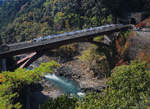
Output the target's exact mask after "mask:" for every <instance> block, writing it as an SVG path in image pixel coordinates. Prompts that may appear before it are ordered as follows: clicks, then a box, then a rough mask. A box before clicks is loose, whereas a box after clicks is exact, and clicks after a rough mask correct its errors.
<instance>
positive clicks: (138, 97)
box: [102, 61, 150, 109]
mask: <svg viewBox="0 0 150 109" xmlns="http://www.w3.org/2000/svg"><path fill="white" fill-rule="evenodd" d="M149 85H150V72H149V71H147V70H146V63H141V62H139V61H134V62H132V63H131V64H130V65H126V66H125V65H124V66H121V67H117V68H115V69H114V72H113V74H112V75H111V78H110V79H109V81H108V86H109V88H108V89H107V90H106V92H105V94H104V96H103V102H102V106H103V107H104V108H107V109H116V108H121V109H126V108H128V109H132V108H135V109H138V108H140V109H146V103H147V101H148V97H149V95H150V88H149Z"/></svg>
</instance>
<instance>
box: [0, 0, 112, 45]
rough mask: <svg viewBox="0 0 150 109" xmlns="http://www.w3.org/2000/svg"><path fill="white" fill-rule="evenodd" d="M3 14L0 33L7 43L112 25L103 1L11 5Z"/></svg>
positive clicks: (33, 1) (63, 0)
mask: <svg viewBox="0 0 150 109" xmlns="http://www.w3.org/2000/svg"><path fill="white" fill-rule="evenodd" d="M89 4H90V5H89ZM16 7H17V8H18V9H16ZM7 8H9V10H8V9H7ZM14 10H15V11H14ZM0 13H1V14H0V25H1V27H0V32H1V36H2V37H3V42H6V43H14V42H20V41H25V40H31V39H33V38H35V37H39V36H45V35H50V34H53V33H59V31H70V30H75V29H82V28H87V27H93V26H99V25H102V24H105V23H111V22H112V16H111V14H110V13H109V12H108V10H107V9H106V8H104V7H103V6H102V4H101V1H97V3H95V1H93V0H88V1H87V0H82V1H79V0H74V1H72V0H44V1H43V0H24V1H23V2H19V0H17V1H15V2H13V1H9V2H7V3H5V5H3V6H2V7H1V8H0ZM9 13H13V14H11V15H10V16H9ZM14 13H16V14H14ZM8 16H9V17H8Z"/></svg>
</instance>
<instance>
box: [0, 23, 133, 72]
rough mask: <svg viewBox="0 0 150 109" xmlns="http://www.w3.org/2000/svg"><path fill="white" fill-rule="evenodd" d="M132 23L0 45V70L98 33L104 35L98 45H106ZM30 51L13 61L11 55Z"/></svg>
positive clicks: (24, 62) (90, 39)
mask: <svg viewBox="0 0 150 109" xmlns="http://www.w3.org/2000/svg"><path fill="white" fill-rule="evenodd" d="M131 28H132V25H122V24H110V25H105V26H99V27H94V28H88V29H83V30H78V31H73V32H66V33H63V34H57V35H49V36H44V37H40V38H35V39H33V40H31V41H25V42H19V43H14V44H7V45H3V46H0V70H1V71H6V70H13V69H15V68H17V67H22V68H24V67H27V66H29V65H30V64H31V63H32V62H34V61H35V60H36V59H38V58H39V57H41V56H42V55H43V54H44V53H45V52H47V50H52V49H57V48H58V47H60V46H62V45H66V44H70V43H74V42H91V43H94V44H97V42H94V41H93V38H94V37H96V36H98V35H105V37H104V39H105V42H103V43H99V44H98V45H99V46H103V45H107V46H109V43H110V42H111V41H112V40H113V39H114V35H113V34H114V33H115V32H119V31H126V30H128V29H131ZM24 53H31V54H30V55H28V56H27V57H25V58H24V59H22V60H19V61H17V62H14V61H13V56H16V55H19V54H24Z"/></svg>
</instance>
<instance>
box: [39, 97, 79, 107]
mask: <svg viewBox="0 0 150 109" xmlns="http://www.w3.org/2000/svg"><path fill="white" fill-rule="evenodd" d="M77 101H78V99H77V98H76V97H72V98H69V96H67V95H63V96H60V97H58V98H56V99H52V98H51V99H49V100H48V101H47V102H46V103H45V104H43V105H40V108H39V109H75V106H76V102H77Z"/></svg>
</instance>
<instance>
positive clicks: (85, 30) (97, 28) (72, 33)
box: [32, 24, 123, 42]
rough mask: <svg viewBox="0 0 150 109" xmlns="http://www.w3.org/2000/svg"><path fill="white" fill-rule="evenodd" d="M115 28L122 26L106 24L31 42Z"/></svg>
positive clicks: (44, 37)
mask: <svg viewBox="0 0 150 109" xmlns="http://www.w3.org/2000/svg"><path fill="white" fill-rule="evenodd" d="M116 26H123V24H107V25H103V26H99V27H93V28H87V29H83V30H77V31H73V32H65V33H63V34H54V35H49V36H43V37H39V38H34V39H33V40H32V42H39V41H45V40H49V39H55V38H61V37H65V36H71V35H75V34H80V33H83V32H90V31H97V30H102V29H105V28H109V27H116Z"/></svg>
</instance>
